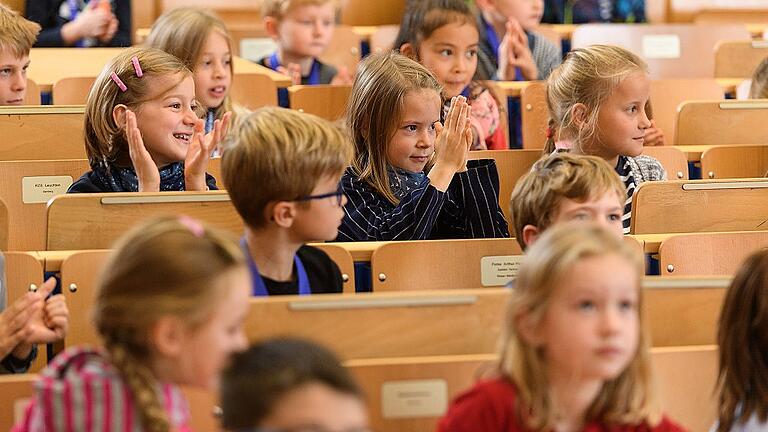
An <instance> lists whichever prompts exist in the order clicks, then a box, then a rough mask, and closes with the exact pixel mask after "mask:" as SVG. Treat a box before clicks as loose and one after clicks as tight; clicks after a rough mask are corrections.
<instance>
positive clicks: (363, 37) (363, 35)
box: [352, 26, 379, 43]
mask: <svg viewBox="0 0 768 432" xmlns="http://www.w3.org/2000/svg"><path fill="white" fill-rule="evenodd" d="M378 29H379V26H352V31H353V32H355V34H356V35H358V36H360V41H361V42H365V43H370V42H371V36H372V35H373V34H374V33H376V30H378Z"/></svg>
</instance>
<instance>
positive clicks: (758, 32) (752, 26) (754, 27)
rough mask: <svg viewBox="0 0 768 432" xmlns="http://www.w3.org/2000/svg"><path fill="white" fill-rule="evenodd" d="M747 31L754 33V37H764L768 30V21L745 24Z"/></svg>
mask: <svg viewBox="0 0 768 432" xmlns="http://www.w3.org/2000/svg"><path fill="white" fill-rule="evenodd" d="M744 25H745V26H746V27H747V31H748V32H749V33H750V34H751V35H752V39H762V38H763V32H764V31H766V30H768V23H747V24H744Z"/></svg>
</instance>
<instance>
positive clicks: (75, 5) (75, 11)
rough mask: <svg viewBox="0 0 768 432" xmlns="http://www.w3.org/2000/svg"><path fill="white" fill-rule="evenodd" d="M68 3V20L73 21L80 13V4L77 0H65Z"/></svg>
mask: <svg viewBox="0 0 768 432" xmlns="http://www.w3.org/2000/svg"><path fill="white" fill-rule="evenodd" d="M67 4H68V5H69V20H70V21H74V20H75V18H77V16H78V15H79V14H80V4H79V2H78V1H77V0H67Z"/></svg>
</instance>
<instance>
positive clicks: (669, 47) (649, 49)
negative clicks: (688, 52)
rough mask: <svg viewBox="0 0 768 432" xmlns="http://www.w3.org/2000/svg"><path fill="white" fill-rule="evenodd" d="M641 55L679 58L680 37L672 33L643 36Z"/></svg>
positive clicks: (650, 57) (651, 57) (648, 57)
mask: <svg viewBox="0 0 768 432" xmlns="http://www.w3.org/2000/svg"><path fill="white" fill-rule="evenodd" d="M643 57H645V58H647V59H676V58H680V37H678V36H677V35H673V34H671V35H645V36H643Z"/></svg>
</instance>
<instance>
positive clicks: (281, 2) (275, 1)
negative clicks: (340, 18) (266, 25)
mask: <svg viewBox="0 0 768 432" xmlns="http://www.w3.org/2000/svg"><path fill="white" fill-rule="evenodd" d="M328 3H331V4H333V6H334V7H336V8H338V0H262V1H261V16H264V17H272V18H275V19H278V20H279V19H282V18H283V17H284V16H285V14H287V13H288V12H290V11H291V10H293V9H295V8H297V7H301V6H307V5H318V6H321V5H326V4H328Z"/></svg>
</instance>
